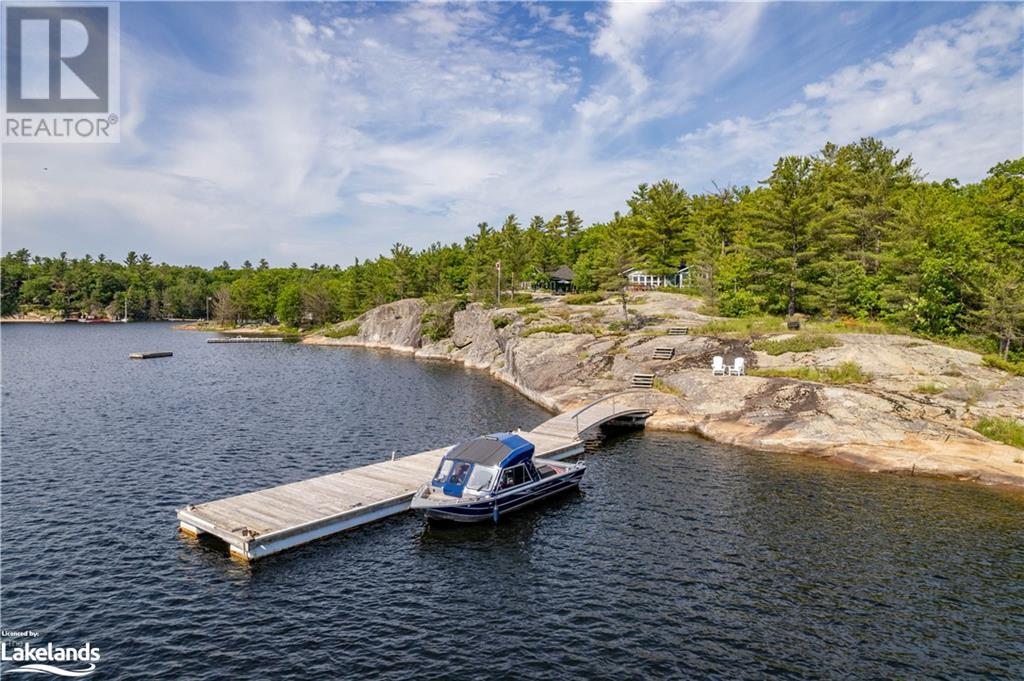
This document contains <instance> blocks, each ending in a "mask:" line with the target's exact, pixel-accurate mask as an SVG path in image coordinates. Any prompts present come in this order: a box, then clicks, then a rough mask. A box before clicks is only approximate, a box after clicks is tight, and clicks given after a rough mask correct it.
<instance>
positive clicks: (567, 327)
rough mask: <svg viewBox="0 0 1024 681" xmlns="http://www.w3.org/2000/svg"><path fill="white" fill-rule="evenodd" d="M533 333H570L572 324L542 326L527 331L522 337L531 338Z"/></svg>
mask: <svg viewBox="0 0 1024 681" xmlns="http://www.w3.org/2000/svg"><path fill="white" fill-rule="evenodd" d="M535 333H572V324H544V325H543V326H535V327H533V328H532V329H527V330H526V331H523V333H522V335H523V336H532V335H533V334H535Z"/></svg>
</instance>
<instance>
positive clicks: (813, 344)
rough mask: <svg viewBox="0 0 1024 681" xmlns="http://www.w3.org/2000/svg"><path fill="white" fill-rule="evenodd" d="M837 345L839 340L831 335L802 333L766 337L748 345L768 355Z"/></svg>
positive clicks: (808, 350)
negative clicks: (780, 336)
mask: <svg viewBox="0 0 1024 681" xmlns="http://www.w3.org/2000/svg"><path fill="white" fill-rule="evenodd" d="M837 345H839V341H837V340H836V339H835V338H832V336H825V335H822V334H817V333H815V334H803V333H802V334H797V335H795V336H793V337H792V338H782V339H779V340H772V339H768V338H766V339H764V340H759V341H755V342H754V343H753V344H752V345H751V346H750V347H752V348H753V349H755V350H760V351H761V352H767V353H768V354H769V355H781V354H782V353H784V352H811V351H812V350H821V349H822V348H834V347H835V346H837Z"/></svg>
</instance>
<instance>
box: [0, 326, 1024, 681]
mask: <svg viewBox="0 0 1024 681" xmlns="http://www.w3.org/2000/svg"><path fill="white" fill-rule="evenodd" d="M112 326H113V325H111V326H107V325H64V326H27V325H26V326H18V327H14V328H7V327H5V328H4V329H3V340H2V342H3V347H2V350H3V355H2V362H3V377H2V378H3V393H4V394H3V398H4V402H3V409H4V413H3V423H2V428H3V432H2V437H3V442H2V445H3V482H2V500H0V503H2V513H3V537H2V551H3V586H2V596H3V622H2V624H3V627H4V628H5V629H18V628H32V629H35V630H37V631H40V632H42V633H43V635H44V639H45V642H51V641H52V642H54V643H55V644H58V645H75V644H81V643H84V642H85V641H90V642H92V644H93V645H94V646H96V647H98V648H100V650H101V651H102V654H103V658H102V661H101V662H100V665H99V668H100V672H98V674H97V678H99V673H102V674H105V675H106V678H126V679H135V678H187V679H211V680H212V679H224V678H234V679H241V678H261V679H262V678H268V679H270V678H272V679H283V678H303V679H305V678H359V679H361V678H378V677H384V678H402V679H405V678H409V677H411V676H416V677H421V678H449V677H467V678H476V677H478V676H480V675H481V669H483V667H481V666H480V664H481V663H480V660H481V657H480V656H479V655H474V654H469V652H470V651H479V650H485V651H486V652H485V658H486V662H487V664H486V670H487V671H486V674H487V676H494V677H510V678H539V679H546V678H552V677H553V676H557V677H586V678H619V677H621V678H639V677H646V676H653V677H675V678H680V677H695V676H714V677H722V678H762V677H764V676H768V675H772V676H775V675H777V676H782V677H790V678H806V677H826V678H833V677H849V676H853V677H857V678H861V677H879V678H890V677H901V678H920V677H924V676H936V677H947V678H961V677H965V676H986V675H988V676H992V677H1011V676H1015V675H1017V676H1019V672H1020V669H1021V664H1020V661H1021V659H1024V648H1022V644H1021V639H1020V625H1021V622H1022V621H1024V586H1022V585H1024V579H1022V578H1024V551H1022V550H1021V547H1022V546H1024V521H1022V515H1024V502H1022V500H1021V498H1020V497H1019V496H1016V495H1011V494H1006V493H1001V492H998V491H994V490H990V489H986V488H983V487H980V486H972V485H965V484H959V483H954V482H947V481H939V480H927V479H921V478H900V477H891V476H876V475H870V474H866V473H861V472H856V471H848V470H844V469H842V468H839V467H836V466H831V465H829V464H826V463H822V462H819V461H814V460H811V459H806V458H799V457H786V456H779V455H770V454H759V453H754V452H748V451H743V450H739V449H736V448H732V447H726V446H722V445H718V444H714V443H709V442H705V441H703V440H700V439H697V438H693V437H689V436H682V435H671V434H664V433H653V432H649V433H625V434H618V435H614V436H609V437H607V438H605V439H604V440H603V441H602V442H601V443H600V445H601V446H600V447H597V446H596V444H597V443H594V445H592V446H589V447H588V448H587V454H586V456H587V461H588V464H589V467H588V471H587V474H586V476H585V478H584V481H583V486H582V490H581V492H579V493H574V494H568V495H565V496H563V497H559V498H556V499H552V500H548V501H546V502H544V503H542V504H540V505H538V506H536V507H533V508H531V509H528V510H526V511H523V512H521V513H518V514H513V515H510V516H507V517H504V518H503V519H502V522H501V524H500V525H498V526H494V525H493V524H489V523H485V524H481V525H476V526H451V525H449V526H441V525H433V524H428V523H427V522H426V521H425V520H424V519H423V518H421V517H419V516H416V515H412V514H406V515H403V516H398V517H394V518H390V519H388V520H385V521H383V522H381V523H378V524H376V525H372V526H368V527H363V528H360V529H357V530H355V531H352V532H349V533H346V534H343V535H338V536H335V537H331V538H328V539H325V540H323V541H320V542H316V543H314V544H310V545H307V546H305V547H301V548H299V549H296V550H293V551H289V552H286V553H283V554H280V555H278V556H274V557H271V558H269V559H267V560H265V561H263V562H258V563H255V564H253V565H251V566H249V565H245V564H242V563H238V562H236V561H233V560H231V559H230V558H228V557H227V556H226V555H225V552H224V551H223V548H222V547H219V546H216V545H210V544H209V543H205V542H204V543H199V542H196V541H195V540H192V539H189V538H187V537H181V536H179V535H178V534H177V533H176V532H175V521H174V509H175V508H176V507H178V506H181V505H184V504H185V503H189V502H196V501H201V500H206V499H213V498H218V497H221V496H226V495H229V494H235V493H238V492H243V491H247V490H251V489H257V488H260V487H264V486H268V485H274V484H279V483H281V482H288V481H291V480H298V479H303V478H306V477H310V476H313V475H320V474H324V473H328V472H332V471H336V470H340V469H343V468H346V467H350V466H355V465H360V464H365V463H370V462H373V461H379V460H383V459H385V458H388V457H389V456H390V452H391V451H392V450H398V451H399V452H400V453H411V452H413V451H418V450H421V449H427V448H430V447H434V446H440V445H444V444H450V443H452V442H455V441H457V440H459V439H461V438H465V437H469V436H473V435H477V434H479V433H483V432H490V431H494V430H499V429H503V428H506V427H508V426H511V425H522V426H527V427H529V426H532V425H533V424H535V423H538V422H540V421H541V420H543V419H544V418H546V416H547V415H546V414H545V413H544V412H543V411H541V410H540V409H538V408H536V407H535V406H533V405H531V404H529V403H528V402H526V401H525V400H524V399H522V398H521V397H519V396H518V395H516V394H515V393H513V392H512V391H511V390H510V389H508V388H506V387H504V386H502V385H499V384H496V383H494V382H492V381H490V380H489V379H488V378H487V377H486V376H485V375H483V374H481V373H474V372H468V371H464V370H462V369H460V368H458V367H453V366H449V365H446V364H440V363H417V362H415V361H412V360H409V359H407V358H402V357H396V356H392V355H387V354H381V353H371V352H362V351H359V350H345V349H338V348H311V347H306V346H301V345H293V344H284V343H267V344H238V345H231V344H226V345H207V344H206V343H205V338H206V336H205V335H204V334H199V333H186V332H174V331H171V330H170V329H169V328H168V326H167V325H162V324H136V325H127V326H118V327H117V328H112ZM83 327H84V328H83ZM156 349H160V350H172V351H173V352H174V357H173V358H170V359H166V360H150V361H145V362H129V361H128V359H127V354H128V353H129V352H132V351H138V350H156ZM442 650H450V651H466V652H459V654H442V653H441V652H440V651H442Z"/></svg>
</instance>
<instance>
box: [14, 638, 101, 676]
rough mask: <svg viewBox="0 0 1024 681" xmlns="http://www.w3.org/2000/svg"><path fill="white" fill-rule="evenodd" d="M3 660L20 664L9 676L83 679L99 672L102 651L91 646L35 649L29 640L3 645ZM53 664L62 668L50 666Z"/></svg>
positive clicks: (48, 646)
mask: <svg viewBox="0 0 1024 681" xmlns="http://www.w3.org/2000/svg"><path fill="white" fill-rule="evenodd" d="M0 660H2V661H4V662H15V663H18V664H19V666H17V667H10V668H9V669H8V670H7V672H8V673H10V674H17V673H22V674H50V675H53V676H63V677H68V678H81V677H83V676H89V675H90V674H92V673H93V672H94V671H96V663H97V662H99V661H100V649H99V648H94V647H93V646H92V644H91V643H86V644H85V645H84V646H78V647H61V646H55V645H53V644H52V643H48V644H47V645H45V646H33V645H32V644H31V643H30V642H28V641H25V642H24V643H18V644H11V645H8V644H7V643H0ZM54 662H56V663H60V664H62V666H57V665H55V664H51V663H54ZM69 663H72V664H70V665H69ZM68 667H70V668H68Z"/></svg>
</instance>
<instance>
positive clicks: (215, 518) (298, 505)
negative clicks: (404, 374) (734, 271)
mask: <svg viewBox="0 0 1024 681" xmlns="http://www.w3.org/2000/svg"><path fill="white" fill-rule="evenodd" d="M650 395H651V393H650V392H649V391H627V392H625V393H616V394H615V395H609V396H607V397H604V398H602V399H600V400H597V401H596V402H592V403H591V404H588V405H587V406H585V407H583V408H581V409H576V410H574V411H570V412H565V413H563V414H559V415H558V416H556V417H554V418H552V419H549V420H548V421H545V422H544V423H542V424H540V425H539V426H537V427H536V428H534V429H533V430H531V431H516V432H517V433H518V434H519V435H521V436H522V437H524V438H525V439H527V440H529V441H530V442H532V443H533V445H534V447H535V453H534V456H536V457H541V458H547V459H563V458H567V457H570V456H575V455H577V454H581V453H582V452H583V439H582V435H583V433H585V432H586V431H587V430H590V429H591V428H594V427H596V426H599V425H601V424H603V423H608V422H615V423H622V424H630V425H642V424H643V423H644V421H646V419H647V417H648V416H650V415H651V413H652V412H651V410H650V409H648V407H647V402H648V398H649V396H650ZM447 449H448V447H442V448H440V449H432V450H430V451H426V452H420V453H418V454H412V455H411V456H403V457H398V458H393V459H392V460H390V461H382V462H380V463H375V464H370V465H369V466H361V467H359V468H353V469H351V470H347V471H342V472H340V473H331V474H329V475H322V476H320V477H316V478H310V479H309V480H301V481H299V482H293V483H289V484H287V485H281V486H279V487H271V488H270V489H264V490H260V491H257V492H249V493H247V494H240V495H238V496H234V497H228V498H226V499H220V500H218V501H210V502H206V503H201V504H189V505H188V506H186V507H184V508H182V509H179V510H178V525H179V529H180V530H181V531H182V532H184V533H186V534H189V535H192V536H194V537H201V536H203V535H212V536H215V537H217V538H219V539H220V540H222V541H223V542H225V543H226V544H227V545H228V547H229V550H230V552H231V555H232V556H236V557H238V558H241V559H243V560H255V559H257V558H263V557H265V556H269V555H271V554H274V553H278V552H279V551H284V550H285V549H289V548H292V547H295V546H299V545H301V544H305V543H308V542H311V541H314V540H316V539H320V538H322V537H326V536H329V535H332V534H335V533H337V532H341V531H343V530H348V529H352V528H354V527H358V526H360V525H365V524H367V523H371V522H374V521H376V520H380V519H382V518H386V517H388V516H391V515H394V514H396V513H402V512H403V511H406V510H408V509H409V503H410V501H411V500H412V496H413V494H415V493H416V490H417V489H419V487H420V485H422V484H424V483H425V482H428V481H429V480H430V478H431V477H432V476H433V474H434V471H435V470H436V469H437V465H438V463H439V462H440V460H441V457H442V456H443V455H444V453H445V451H447Z"/></svg>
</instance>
